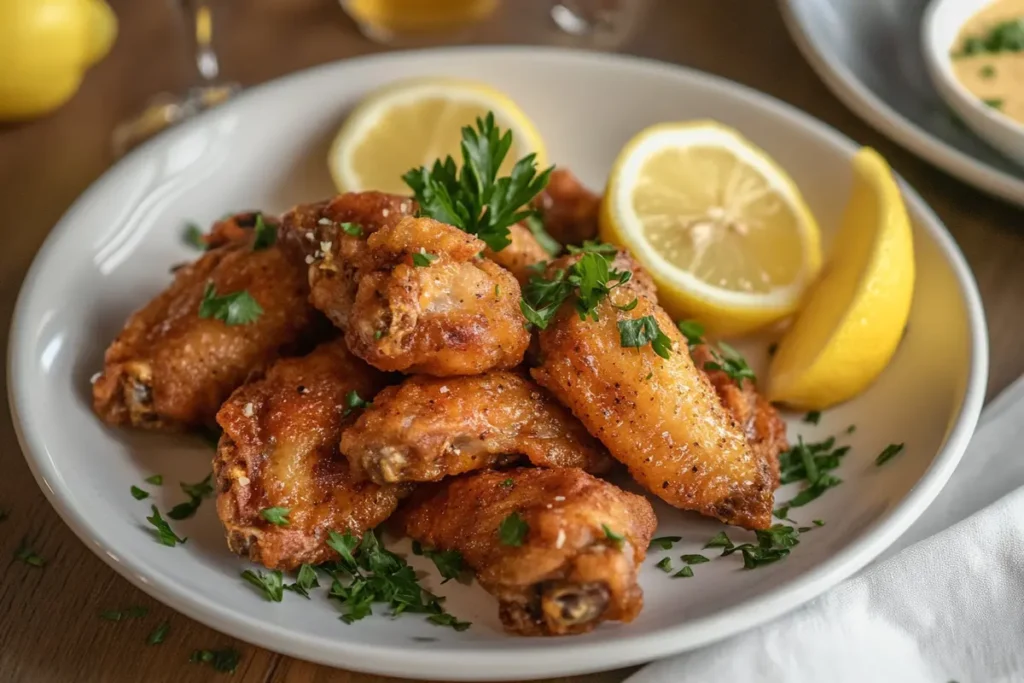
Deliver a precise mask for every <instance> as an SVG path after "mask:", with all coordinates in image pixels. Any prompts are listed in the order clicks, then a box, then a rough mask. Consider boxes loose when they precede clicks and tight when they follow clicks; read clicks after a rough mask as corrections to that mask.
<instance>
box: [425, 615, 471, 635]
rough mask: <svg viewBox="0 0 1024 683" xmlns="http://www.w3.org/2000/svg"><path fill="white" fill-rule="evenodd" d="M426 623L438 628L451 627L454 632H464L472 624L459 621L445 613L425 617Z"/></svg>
mask: <svg viewBox="0 0 1024 683" xmlns="http://www.w3.org/2000/svg"><path fill="white" fill-rule="evenodd" d="M427 621H429V622H430V623H432V624H437V625H438V626H451V627H452V628H453V629H455V630H456V631H465V630H466V629H467V628H469V627H470V626H472V625H473V624H472V623H470V622H468V621H459V620H458V619H456V618H455V617H454V616H452V615H451V614H448V613H447V612H441V613H440V614H431V615H430V616H429V617H427Z"/></svg>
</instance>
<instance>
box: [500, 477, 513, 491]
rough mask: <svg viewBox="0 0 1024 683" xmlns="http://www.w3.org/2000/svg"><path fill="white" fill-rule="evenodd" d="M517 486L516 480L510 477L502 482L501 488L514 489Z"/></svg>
mask: <svg viewBox="0 0 1024 683" xmlns="http://www.w3.org/2000/svg"><path fill="white" fill-rule="evenodd" d="M515 485H516V482H515V481H514V480H513V479H512V477H509V478H508V479H504V480H503V481H502V482H501V483H500V484H499V486H501V488H503V489H511V488H513V487H514V486H515Z"/></svg>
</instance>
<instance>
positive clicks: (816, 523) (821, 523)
mask: <svg viewBox="0 0 1024 683" xmlns="http://www.w3.org/2000/svg"><path fill="white" fill-rule="evenodd" d="M811 523H812V524H814V526H825V522H824V520H821V519H815V520H812V521H811Z"/></svg>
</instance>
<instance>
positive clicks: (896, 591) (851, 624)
mask: <svg viewBox="0 0 1024 683" xmlns="http://www.w3.org/2000/svg"><path fill="white" fill-rule="evenodd" d="M993 501H996V502H993ZM986 506H987V507H986ZM922 539H924V540H922ZM709 681H731V682H735V683H760V682H762V681H764V682H769V681H770V682H772V683H775V682H776V681H785V682H786V683H805V682H806V683H846V682H847V681H849V682H850V683H877V682H882V681H894V682H899V683H918V682H919V681H920V682H921V683H948V682H949V681H958V682H959V683H981V682H984V683H989V682H990V681H1024V378H1022V379H1019V380H1017V382H1016V383H1015V384H1014V385H1013V386H1011V387H1010V388H1009V389H1007V390H1006V391H1004V392H1003V394H1002V395H1000V396H999V398H997V399H996V400H995V401H994V402H993V403H992V404H991V405H990V406H989V407H988V408H987V409H986V410H985V412H984V413H983V414H982V417H981V423H980V425H979V427H978V431H977V433H976V434H975V435H974V438H973V439H972V441H971V444H970V446H969V447H968V448H967V452H966V453H965V454H964V458H963V460H962V461H961V464H960V466H959V467H958V468H957V470H956V472H955V473H954V474H953V477H952V478H951V479H950V481H949V483H948V484H947V485H946V487H945V488H944V489H943V491H942V493H940V494H939V497H938V498H937V499H936V500H935V502H934V503H932V505H931V507H929V508H928V510H926V511H925V513H924V515H922V517H921V518H920V519H919V520H918V521H917V522H916V523H915V524H914V525H913V526H911V528H910V529H909V530H908V531H907V533H906V534H904V535H903V536H902V537H901V538H900V539H899V540H898V541H897V542H896V543H895V544H894V546H893V547H892V548H890V549H889V550H888V551H887V552H886V553H884V554H883V555H882V558H881V559H880V560H878V561H876V562H875V563H874V564H872V565H870V566H869V567H867V568H866V569H864V570H863V571H862V572H861V573H860V574H858V575H856V576H855V577H854V578H852V579H849V580H848V581H846V582H845V583H843V584H841V585H840V586H838V587H837V588H834V589H833V590H831V591H830V592H829V593H827V594H825V595H824V596H823V597H821V598H818V599H817V600H815V601H814V602H812V603H810V604H809V605H807V606H805V607H803V608H801V609H800V610H798V611H796V612H794V613H792V614H790V615H787V616H785V617H783V618H781V619H779V620H777V621H775V622H772V623H770V624H767V625H765V626H762V627H760V628H758V629H755V630H753V631H750V632H747V633H744V634H742V635H739V636H736V637H734V638H731V639H729V640H727V641H724V642H721V643H717V644H715V645H710V646H708V647H706V648H703V649H701V650H697V651H695V652H690V653H687V654H684V655H680V656H679V657H674V658H672V659H666V660H663V661H660V662H655V663H654V664H651V665H649V666H647V667H645V668H644V669H642V670H641V671H639V672H638V673H637V674H635V675H634V676H632V677H631V678H630V679H629V681H628V683H690V682H693V683H707V682H709Z"/></svg>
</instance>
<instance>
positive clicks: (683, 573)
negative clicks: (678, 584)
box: [672, 565, 693, 579]
mask: <svg viewBox="0 0 1024 683" xmlns="http://www.w3.org/2000/svg"><path fill="white" fill-rule="evenodd" d="M691 576H693V567H691V566H689V565H687V566H685V567H683V568H682V569H680V570H679V571H677V572H676V573H675V574H673V575H672V578H673V579H688V578H690V577H691Z"/></svg>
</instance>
